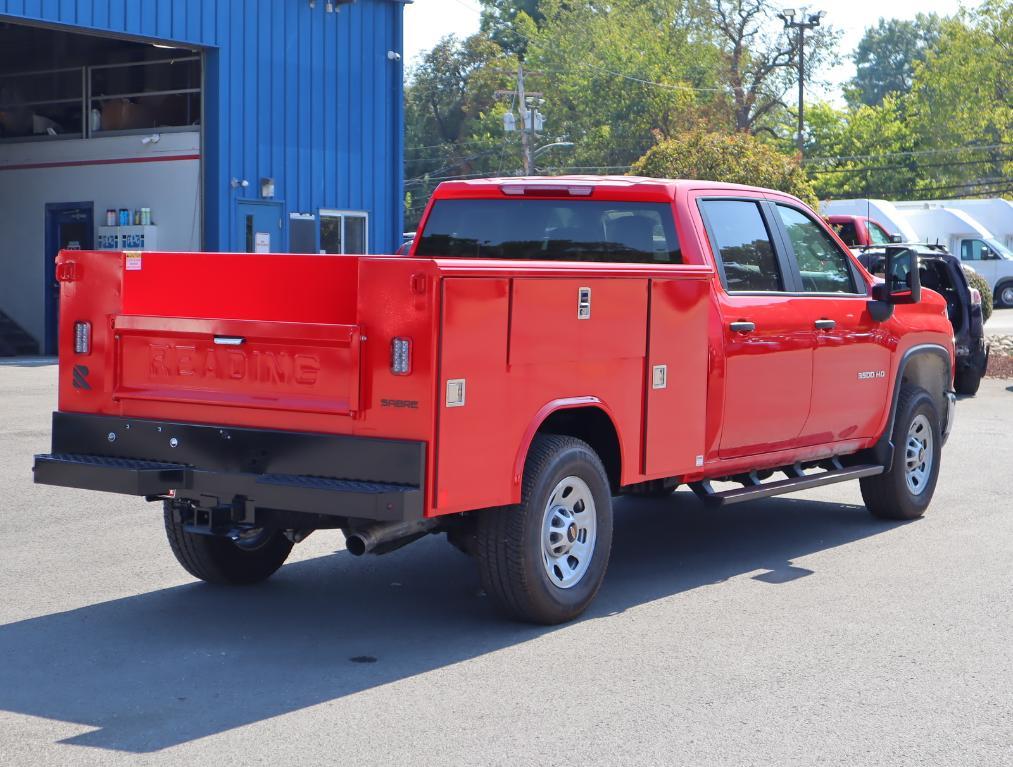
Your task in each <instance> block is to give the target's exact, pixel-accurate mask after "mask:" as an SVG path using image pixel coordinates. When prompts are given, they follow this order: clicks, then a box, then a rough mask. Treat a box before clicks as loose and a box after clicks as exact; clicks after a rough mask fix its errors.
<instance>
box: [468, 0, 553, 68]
mask: <svg viewBox="0 0 1013 767" xmlns="http://www.w3.org/2000/svg"><path fill="white" fill-rule="evenodd" d="M541 5H542V3H541V0H482V27H481V28H482V33H483V34H485V35H487V36H488V37H489V38H490V39H491V40H494V41H495V42H496V43H498V44H499V45H500V47H502V48H503V50H505V51H506V52H507V53H511V54H515V55H519V56H523V55H524V53H525V51H526V50H527V47H528V33H529V32H533V31H534V30H536V29H538V28H539V27H540V26H541V25H542V23H543V22H544V21H545V14H544V13H542V9H541Z"/></svg>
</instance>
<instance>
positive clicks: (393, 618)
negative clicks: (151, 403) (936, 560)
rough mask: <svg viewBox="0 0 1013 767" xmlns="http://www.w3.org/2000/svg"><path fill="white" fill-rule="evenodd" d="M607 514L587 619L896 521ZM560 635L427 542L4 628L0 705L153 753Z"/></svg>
mask: <svg viewBox="0 0 1013 767" xmlns="http://www.w3.org/2000/svg"><path fill="white" fill-rule="evenodd" d="M616 508H617V518H616V537H615V546H614V552H613V559H612V565H611V567H610V570H609V573H608V577H607V579H606V583H605V586H604V587H603V589H602V591H601V593H600V595H599V597H598V599H597V601H596V602H595V603H594V604H593V605H592V607H591V610H590V611H589V613H588V615H587V617H586V618H585V619H584V620H608V617H609V616H610V615H612V614H615V613H618V612H621V611H623V610H625V609H627V608H630V607H633V606H636V605H641V604H644V603H647V602H651V601H653V600H657V599H661V598H664V597H667V596H670V595H673V594H677V593H679V592H684V591H687V590H689V589H694V588H697V587H699V586H702V585H705V584H714V583H720V582H721V581H724V580H727V579H729V578H732V577H735V576H740V575H746V574H752V573H755V572H756V571H761V573H760V575H756V576H755V577H756V578H757V579H758V580H762V581H765V582H766V583H770V584H781V583H784V582H787V581H790V580H793V579H795V578H797V577H802V576H804V575H809V574H810V573H811V571H810V570H805V569H803V568H799V567H796V566H793V565H792V564H791V563H792V560H794V559H796V558H799V557H803V556H805V555H807V554H811V553H813V552H817V551H821V550H824V549H829V548H833V547H835V546H840V545H842V544H846V543H850V542H853V541H856V540H859V539H862V538H865V537H868V536H873V535H877V534H879V533H883V532H885V531H888V530H890V529H892V527H893V526H892V525H888V524H884V523H882V522H877V521H874V520H873V519H872V518H871V517H869V515H868V513H867V512H866V511H865V510H864V509H863V508H861V507H857V506H849V505H845V504H836V503H824V502H816V501H808V500H789V499H783V498H781V499H769V500H764V501H759V502H756V503H753V504H745V505H744V506H743V507H733V508H730V509H727V510H719V511H710V510H706V509H704V508H702V507H701V505H700V504H699V503H698V502H697V501H696V500H695V499H693V498H692V497H689V495H688V494H686V493H679V494H677V495H676V501H675V502H674V503H673V502H672V501H668V500H666V501H644V500H629V499H623V500H619V501H617V506H616ZM717 609H721V608H720V607H718V608H717ZM565 630H566V627H565V626H564V627H556V628H544V627H532V626H524V625H518V624H514V623H508V622H504V621H502V620H500V619H499V618H498V617H497V616H496V615H495V613H494V612H493V610H492V608H491V605H490V604H489V600H488V599H487V598H486V597H484V596H483V595H482V594H481V592H480V587H479V583H478V578H477V575H476V573H475V568H474V566H473V564H472V563H471V562H470V561H469V560H468V559H467V558H466V557H464V556H463V555H461V554H459V553H458V552H456V551H454V550H453V549H451V547H449V546H448V545H446V543H444V542H443V541H442V539H436V538H431V539H429V540H426V541H423V542H421V543H418V544H414V545H413V546H412V547H409V548H407V549H404V550H402V551H399V552H396V553H394V554H391V555H389V556H387V557H383V558H376V559H370V560H354V559H353V558H352V557H351V556H349V555H348V554H346V553H345V552H340V553H339V554H337V555H335V556H329V557H320V558H316V559H312V560H307V561H303V562H299V563H294V564H292V565H290V566H287V567H285V568H283V569H282V570H281V571H280V573H279V574H278V575H277V576H275V579H273V580H272V581H270V582H268V583H266V584H264V585H262V586H258V587H254V588H248V589H238V590H226V589H218V588H213V587H209V586H205V585H202V584H192V585H185V586H178V587H173V588H167V589H163V590H160V591H154V592H150V593H147V594H140V595H138V596H134V597H129V598H126V599H118V600H115V601H110V602H105V603H102V604H95V605H90V606H87V607H83V608H80V609H77V610H71V611H69V612H63V613H57V614H53V615H46V616H43V617H40V618H33V619H30V620H25V621H21V622H18V623H13V624H9V625H6V626H2V627H0V709H4V710H7V711H12V712H16V713H20V714H27V715H32V716H38V717H45V718H48V719H53V720H60V721H64V722H70V723H77V724H80V725H83V726H86V727H89V728H95V729H92V730H89V731H87V732H85V733H82V734H80V735H77V736H75V737H72V738H69V739H67V740H65V741H63V742H64V743H69V744H75V745H80V746H89V747H94V748H101V749H111V750H116V751H125V752H132V753H145V752H153V751H158V750H160V749H164V748H168V747H171V746H175V745H179V744H182V743H186V742H189V741H192V740H195V739H197V738H202V737H205V736H208V735H213V734H216V733H221V732H224V731H226V730H229V729H232V728H235V727H240V726H242V725H245V724H249V723H253V722H258V721H262V720H265V719H268V718H271V717H275V716H279V715H281V714H286V713H290V712H293V711H297V710H299V709H302V708H306V707H309V706H313V705H316V704H319V703H323V702H326V701H330V700H334V699H338V698H341V697H343V696H346V695H352V694H355V693H357V692H361V691H363V690H369V689H371V688H374V687H378V686H380V685H384V684H388V683H390V682H394V681H397V680H401V679H405V678H409V677H412V676H415V675H417V674H423V673H426V672H427V671H432V670H434V669H439V668H443V667H447V666H450V665H453V664H456V663H459V662H461V661H465V660H467V659H470V658H474V657H477V656H481V655H484V654H487V653H493V652H496V651H497V650H500V649H503V648H505V647H510V646H513V645H517V644H520V643H523V642H526V641H528V640H531V639H533V638H535V637H538V636H540V635H542V634H545V633H547V632H551V631H565Z"/></svg>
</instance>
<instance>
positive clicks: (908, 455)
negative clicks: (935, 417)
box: [904, 414, 932, 495]
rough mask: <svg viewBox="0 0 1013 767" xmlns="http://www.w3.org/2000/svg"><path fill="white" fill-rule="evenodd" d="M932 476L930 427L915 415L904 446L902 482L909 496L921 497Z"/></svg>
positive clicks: (927, 420) (921, 416) (923, 418)
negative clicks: (904, 482)
mask: <svg viewBox="0 0 1013 767" xmlns="http://www.w3.org/2000/svg"><path fill="white" fill-rule="evenodd" d="M931 474H932V425H931V424H930V423H929V419H928V418H926V417H925V416H924V415H921V414H919V415H916V416H915V417H914V419H913V420H912V421H911V426H910V427H908V430H907V440H906V442H905V445H904V480H905V481H906V482H907V489H908V490H909V491H910V492H911V495H921V494H922V493H923V492H924V491H925V488H926V487H928V484H929V476H930V475H931Z"/></svg>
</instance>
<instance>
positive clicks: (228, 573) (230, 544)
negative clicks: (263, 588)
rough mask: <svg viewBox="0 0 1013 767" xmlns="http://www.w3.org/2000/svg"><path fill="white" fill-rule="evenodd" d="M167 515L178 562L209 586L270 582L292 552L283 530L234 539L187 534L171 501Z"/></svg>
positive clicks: (263, 530) (168, 534)
mask: <svg viewBox="0 0 1013 767" xmlns="http://www.w3.org/2000/svg"><path fill="white" fill-rule="evenodd" d="M164 516H165V534H166V537H168V539H169V546H170V547H171V548H172V553H173V554H174V555H175V556H176V559H177V561H178V562H179V563H180V564H181V565H182V566H183V569H185V570H186V571H187V572H188V573H190V575H192V576H194V577H195V578H200V579H201V580H202V581H207V582H208V583H216V584H221V585H228V586H241V585H247V584H251V583H259V582H260V581H263V580H267V579H268V578H270V577H271V575H273V574H274V572H275V570H277V569H278V568H279V567H281V566H282V565H283V564H284V563H285V560H286V559H287V558H288V555H289V552H291V551H292V541H290V540H289V539H288V538H287V537H286V536H285V534H284V533H283V532H282V531H281V530H270V529H268V528H259V529H255V530H249V531H246V532H244V533H242V534H240V536H239V537H238V538H237V539H236V540H233V539H231V538H225V537H222V536H214V535H201V534H199V533H191V532H189V531H187V530H186V529H185V528H184V526H183V520H182V518H181V517H180V515H179V514H178V513H176V512H175V511H174V509H173V507H172V503H171V502H170V501H167V502H166V503H165V511H164Z"/></svg>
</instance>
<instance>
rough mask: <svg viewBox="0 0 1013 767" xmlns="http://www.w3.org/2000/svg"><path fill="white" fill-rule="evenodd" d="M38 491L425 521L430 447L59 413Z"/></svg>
mask: <svg viewBox="0 0 1013 767" xmlns="http://www.w3.org/2000/svg"><path fill="white" fill-rule="evenodd" d="M34 472H35V481H36V482H37V483H39V484H47V485H59V486H62V487H78V488H83V489H87V490H101V491H105V492H112V493H124V494H127V495H138V496H147V497H152V496H156V497H157V496H167V495H169V494H170V493H171V494H172V495H173V496H174V497H175V498H177V499H184V500H190V501H193V502H194V504H196V505H197V506H200V507H202V508H220V507H225V506H228V507H233V508H236V509H240V508H241V509H244V510H245V511H246V512H250V511H255V510H256V509H270V510H276V511H286V512H295V513H307V514H318V515H323V516H328V517H338V518H345V519H367V520H377V521H384V522H387V521H409V520H416V519H421V518H422V517H423V515H424V512H425V508H424V493H423V485H424V475H425V443H424V442H415V441H408V440H388V439H376V438H371V437H350V436H341V435H333V434H315V433H306V432H289V431H275V430H267V429H240V428H234V427H224V426H223V427H219V426H207V425H201V424H185V423H172V422H164V421H152V420H147V419H125V418H117V417H111V416H95V415H81V414H75V413H54V414H53V452H52V453H51V454H47V455H37V456H36V457H35V466H34Z"/></svg>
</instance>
